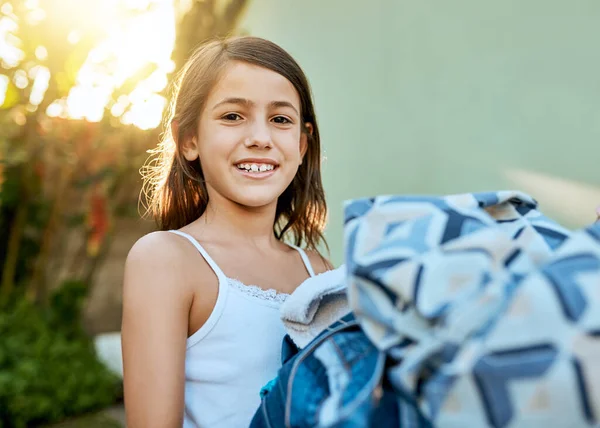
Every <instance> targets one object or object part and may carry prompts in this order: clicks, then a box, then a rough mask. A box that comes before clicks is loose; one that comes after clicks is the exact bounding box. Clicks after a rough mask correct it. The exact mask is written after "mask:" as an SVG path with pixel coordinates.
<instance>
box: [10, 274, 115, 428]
mask: <svg viewBox="0 0 600 428" xmlns="http://www.w3.org/2000/svg"><path fill="white" fill-rule="evenodd" d="M85 295H86V287H85V285H84V284H82V283H80V282H70V283H66V284H64V286H63V287H62V288H61V289H60V291H58V292H57V293H55V294H54V295H52V296H51V299H50V302H51V305H50V307H49V308H48V309H46V310H40V308H39V307H36V306H34V305H32V304H31V303H29V302H28V301H27V300H25V299H22V298H19V299H16V301H14V302H13V303H11V304H10V305H9V306H7V307H5V308H4V309H3V310H2V311H0V338H2V339H1V340H0V427H7V428H8V427H15V428H18V427H26V426H32V425H39V424H42V423H51V422H56V421H60V420H62V419H64V418H66V417H69V416H73V415H77V414H82V413H86V412H90V411H94V410H97V409H101V408H103V407H106V406H108V405H110V404H112V403H114V402H115V401H116V400H117V399H118V398H120V396H121V386H120V382H119V379H118V378H117V377H116V376H114V375H113V374H112V373H110V372H109V371H108V370H107V369H106V367H104V365H102V363H100V362H99V361H98V359H97V358H96V354H95V351H94V346H93V342H92V341H91V339H90V338H89V337H87V336H86V334H85V333H84V331H83V329H82V327H81V322H80V321H81V320H80V314H81V308H82V305H83V302H84V298H85Z"/></svg>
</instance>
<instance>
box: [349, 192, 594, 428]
mask: <svg viewBox="0 0 600 428" xmlns="http://www.w3.org/2000/svg"><path fill="white" fill-rule="evenodd" d="M345 213H346V225H345V237H346V238H345V240H346V260H345V262H346V265H347V267H348V296H349V303H350V305H351V307H352V309H353V311H354V315H355V316H356V318H357V320H358V321H359V322H360V324H361V326H362V327H363V331H364V332H365V334H366V335H367V336H368V337H369V339H370V340H371V342H372V343H373V344H374V345H375V346H376V347H377V348H378V349H379V350H380V351H381V352H384V353H386V355H387V357H388V366H387V367H386V372H385V376H384V377H385V379H386V380H387V381H389V382H390V384H391V385H392V386H393V389H394V391H395V393H396V394H397V397H398V402H399V415H400V426H402V427H407V426H419V424H420V422H419V421H418V418H419V412H420V413H421V414H422V415H424V416H425V417H426V418H427V419H428V420H429V421H430V422H431V423H432V424H433V425H434V426H436V427H440V428H444V427H486V426H491V427H511V428H513V427H527V428H535V427H543V428H548V427H569V428H570V427H588V426H597V424H598V423H599V422H600V224H596V225H592V226H590V227H588V228H586V229H583V230H580V231H576V232H570V231H568V230H566V229H565V228H563V227H562V226H560V225H559V224H557V223H556V222H554V221H552V220H550V219H548V218H547V217H545V216H544V215H543V214H542V213H541V212H540V211H539V210H538V209H537V203H536V202H535V200H533V199H532V198H531V197H529V196H528V195H525V194H522V193H519V192H497V193H482V194H464V195H455V196H447V197H416V196H411V197H404V196H380V197H377V198H371V199H359V200H355V201H351V202H350V203H348V204H347V206H346V210H345Z"/></svg>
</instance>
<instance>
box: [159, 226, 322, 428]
mask: <svg viewBox="0 0 600 428" xmlns="http://www.w3.org/2000/svg"><path fill="white" fill-rule="evenodd" d="M170 232H173V233H176V234H178V235H180V236H183V237H184V238H186V239H188V240H189V241H190V242H191V243H192V244H193V245H194V247H196V249H197V250H198V251H199V252H200V254H202V256H203V257H204V259H205V260H206V262H207V263H208V264H209V265H210V267H211V268H212V270H213V271H214V272H215V274H216V275H217V278H218V279H219V294H218V297H217V302H216V303H215V307H214V308H213V311H212V313H211V314H210V316H209V317H208V320H207V321H206V322H205V323H204V325H203V326H202V327H201V328H200V329H199V330H198V331H196V332H195V333H194V334H192V335H191V336H190V337H189V338H188V339H187V350H186V354H185V414H184V422H183V427H184V428H196V427H201V428H204V427H209V428H213V427H214V428H218V427H226V428H237V427H247V426H248V425H249V424H250V421H251V420H252V417H253V416H254V413H255V412H256V410H257V409H258V407H259V405H260V395H259V393H260V389H261V387H263V386H264V385H265V384H267V383H268V382H269V381H270V380H271V379H273V378H274V377H275V376H276V375H277V371H278V370H279V368H280V367H281V342H282V340H283V337H284V335H285V330H284V327H283V323H282V321H281V318H280V316H279V307H280V305H281V303H283V301H284V300H285V298H286V297H287V296H288V295H287V294H285V293H278V292H276V291H275V290H263V289H261V288H259V287H257V286H249V285H244V284H242V283H241V282H240V281H237V280H235V279H232V278H228V277H226V276H225V274H224V273H223V271H222V270H221V269H220V268H219V267H218V266H217V265H216V263H215V262H214V261H213V260H212V258H211V257H210V256H209V255H208V253H207V252H206V251H205V250H204V248H202V246H201V245H200V244H199V243H198V241H196V240H195V239H194V238H193V237H192V236H190V235H188V234H186V233H184V232H181V231H178V230H171V231H170ZM290 246H291V247H292V248H295V249H296V250H297V251H298V252H299V253H300V256H301V257H302V260H303V262H304V265H305V266H306V270H307V271H308V273H309V274H310V276H314V271H313V269H312V266H311V264H310V261H309V260H308V257H307V256H306V253H305V252H304V251H303V250H302V249H301V248H298V247H295V246H292V245H290Z"/></svg>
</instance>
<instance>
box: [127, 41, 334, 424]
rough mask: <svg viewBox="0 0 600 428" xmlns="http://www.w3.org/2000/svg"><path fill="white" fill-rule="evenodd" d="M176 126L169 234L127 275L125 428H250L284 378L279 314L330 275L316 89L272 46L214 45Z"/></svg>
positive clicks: (166, 209)
mask: <svg viewBox="0 0 600 428" xmlns="http://www.w3.org/2000/svg"><path fill="white" fill-rule="evenodd" d="M168 123H169V125H170V133H166V134H167V135H166V137H165V139H164V141H162V143H161V145H160V146H159V149H158V152H159V155H160V156H159V161H158V163H157V164H156V166H155V167H154V170H153V172H152V174H151V175H150V177H149V179H150V182H149V183H150V184H151V195H150V201H151V206H150V208H151V210H152V212H153V214H154V216H155V218H156V219H157V221H158V224H159V227H160V229H161V231H159V232H154V233H151V234H149V235H146V236H144V237H143V238H141V239H140V240H139V241H138V242H137V243H136V244H135V245H134V246H133V248H132V249H131V251H130V253H129V255H128V257H127V261H126V268H125V278H124V291H123V326H122V342H123V343H122V346H123V362H124V388H125V404H126V409H127V410H126V412H127V425H128V426H129V427H130V428H138V427H142V428H149V427H160V428H165V427H181V426H182V425H183V426H184V427H227V428H231V427H242V426H248V424H249V422H250V420H251V418H252V416H253V414H254V412H255V410H256V409H257V407H258V406H259V404H260V398H259V391H260V388H261V387H262V386H263V385H264V384H266V383H267V382H268V381H269V380H271V379H272V378H273V377H274V376H275V375H276V373H277V370H278V368H279V365H280V349H281V340H282V339H283V336H284V334H285V333H284V329H283V325H282V323H281V321H280V318H279V311H278V307H279V305H280V303H281V302H282V301H283V300H284V299H285V297H286V296H287V295H289V293H291V292H293V291H294V289H295V288H296V287H297V286H298V285H299V284H300V283H302V282H303V281H304V280H305V279H307V278H308V277H309V276H313V275H315V274H318V273H321V272H324V271H326V270H329V269H331V265H330V263H329V262H327V261H326V260H325V259H324V258H323V257H321V256H320V254H319V253H318V252H317V250H316V248H317V246H318V245H319V244H320V243H323V244H325V242H324V238H323V234H322V231H323V226H324V222H325V218H326V204H325V197H324V194H323V187H322V184H321V172H320V164H321V153H320V141H319V128H318V127H317V120H316V117H315V112H314V108H313V102H312V99H311V92H310V88H309V84H308V81H307V79H306V77H305V75H304V73H303V72H302V70H301V69H300V67H299V66H298V64H297V63H296V62H295V61H294V60H293V59H292V58H291V57H290V55H289V54H288V53H287V52H285V51H284V50H283V49H281V48H280V47H279V46H277V45H275V44H274V43H271V42H269V41H266V40H263V39H259V38H255V37H240V38H234V39H229V40H225V41H212V42H210V43H207V44H205V45H203V46H201V47H200V48H199V49H198V50H197V51H196V52H195V53H194V54H193V55H192V57H191V58H190V59H189V61H188V63H187V65H186V66H185V67H184V69H183V71H182V72H181V74H180V77H179V79H178V82H177V85H176V91H175V97H174V102H173V103H172V106H171V111H170V116H169V119H168ZM147 178H148V177H147ZM287 238H293V240H294V242H295V244H296V245H291V244H287V243H285V241H284V240H285V239H287ZM300 245H304V246H305V247H306V248H307V251H306V252H305V251H304V250H302V249H301V248H300V247H299V246H300ZM251 284H255V285H251Z"/></svg>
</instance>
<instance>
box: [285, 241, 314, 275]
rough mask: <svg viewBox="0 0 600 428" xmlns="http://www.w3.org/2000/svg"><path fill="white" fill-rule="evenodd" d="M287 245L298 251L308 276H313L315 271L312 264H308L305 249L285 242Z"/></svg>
mask: <svg viewBox="0 0 600 428" xmlns="http://www.w3.org/2000/svg"><path fill="white" fill-rule="evenodd" d="M287 245H289V246H290V247H292V248H293V249H294V250H296V251H298V253H300V257H302V262H303V263H304V266H305V267H306V270H307V271H308V274H309V275H310V276H315V271H314V269H313V267H312V265H311V264H310V260H309V259H308V256H307V255H306V251H304V250H303V249H302V248H300V247H297V246H295V245H293V244H287Z"/></svg>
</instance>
